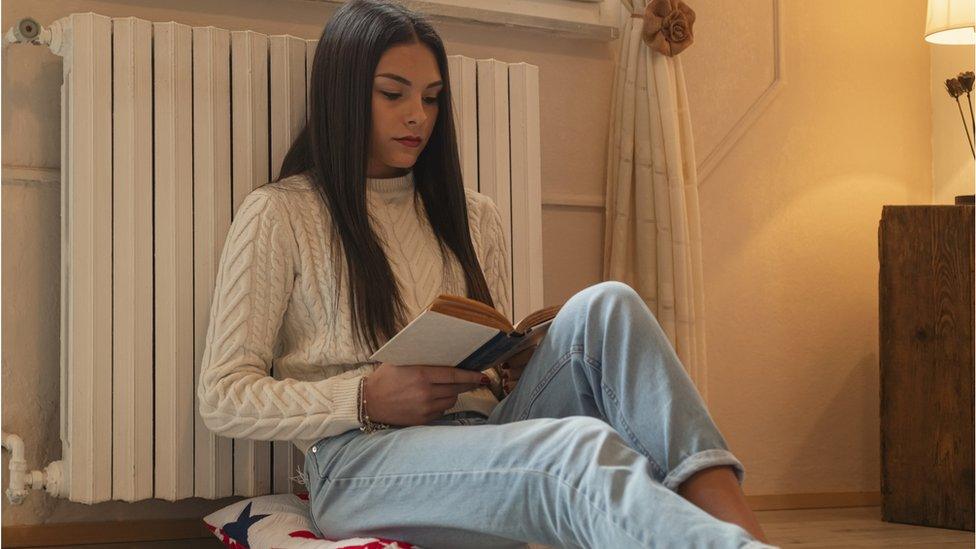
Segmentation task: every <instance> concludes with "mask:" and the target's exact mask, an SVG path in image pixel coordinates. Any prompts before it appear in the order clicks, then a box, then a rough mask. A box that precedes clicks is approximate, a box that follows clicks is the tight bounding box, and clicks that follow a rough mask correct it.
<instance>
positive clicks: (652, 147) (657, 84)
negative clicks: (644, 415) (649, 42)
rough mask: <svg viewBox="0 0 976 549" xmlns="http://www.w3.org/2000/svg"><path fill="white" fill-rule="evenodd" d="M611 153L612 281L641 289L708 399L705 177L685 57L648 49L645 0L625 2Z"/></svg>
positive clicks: (607, 275) (608, 237)
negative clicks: (701, 188)
mask: <svg viewBox="0 0 976 549" xmlns="http://www.w3.org/2000/svg"><path fill="white" fill-rule="evenodd" d="M621 3H622V4H623V10H627V12H625V13H622V16H623V17H625V18H626V19H624V21H623V24H622V25H621V39H620V46H621V50H620V54H619V57H618V60H619V62H618V65H617V71H616V78H615V81H614V87H613V97H612V100H611V120H610V137H609V143H608V147H607V151H608V162H607V168H608V169H607V195H606V231H605V233H604V234H605V239H604V256H603V277H604V280H619V281H622V282H625V283H627V284H629V285H630V286H631V287H633V288H634V289H635V290H636V291H637V293H638V294H640V296H641V298H642V299H643V300H644V302H645V303H646V304H647V306H648V308H649V309H650V310H651V312H653V313H654V314H655V316H656V317H657V320H658V322H660V324H661V327H662V328H663V329H664V332H665V333H666V334H667V336H668V338H669V339H670V341H671V344H672V346H673V347H674V349H675V352H676V353H677V355H678V358H679V359H680V360H681V362H682V364H684V366H685V369H686V370H687V371H688V374H689V376H690V377H691V379H692V381H694V383H695V385H696V386H697V388H698V391H699V393H700V394H701V395H702V398H704V399H706V400H707V387H706V365H705V311H704V309H705V295H704V288H703V280H702V278H703V277H702V257H701V255H702V254H701V223H700V219H699V209H698V175H697V172H696V167H695V146H694V140H693V138H692V132H691V118H690V114H689V112H688V98H687V93H686V90H685V79H684V74H683V72H682V69H681V59H680V54H679V55H677V56H675V57H668V56H666V55H662V54H660V53H658V52H656V51H653V50H651V49H650V48H648V47H647V46H646V45H645V44H644V42H643V41H642V40H641V30H642V26H643V19H642V18H640V17H631V14H632V13H636V14H643V13H644V8H645V5H646V3H647V2H646V1H645V0H622V2H621Z"/></svg>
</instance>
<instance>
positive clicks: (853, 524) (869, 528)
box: [73, 507, 974, 549]
mask: <svg viewBox="0 0 976 549" xmlns="http://www.w3.org/2000/svg"><path fill="white" fill-rule="evenodd" d="M757 515H758V516H759V521H760V522H761V523H762V525H763V530H765V531H766V534H767V535H768V536H769V538H770V540H771V541H772V542H773V543H774V544H776V545H779V546H780V547H884V548H886V549H897V548H900V547H911V548H913V549H921V548H926V549H928V548H932V549H940V548H945V547H951V548H957V547H960V548H961V547H967V548H972V547H973V543H974V537H973V533H972V532H964V531H959V530H944V529H941V528H924V527H921V526H909V525H906V524H893V523H890V522H883V521H882V520H881V519H880V518H879V517H880V516H881V511H880V508H878V507H849V508H844V509H806V510H798V511H760V512H758V513H757ZM73 547H75V548H81V549H103V548H104V549H118V548H120V547H135V548H146V549H186V548H190V547H202V548H208V547H213V548H218V547H223V545H221V544H220V543H218V542H217V538H212V539H200V540H186V541H160V542H154V543H113V544H108V545H76V546H73Z"/></svg>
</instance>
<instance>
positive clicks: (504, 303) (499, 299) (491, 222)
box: [481, 198, 513, 320]
mask: <svg viewBox="0 0 976 549" xmlns="http://www.w3.org/2000/svg"><path fill="white" fill-rule="evenodd" d="M484 203H485V206H484V211H483V212H482V215H481V237H482V238H483V239H484V244H483V245H484V247H485V265H483V267H484V273H485V281H486V282H487V283H488V289H489V290H491V298H492V300H494V302H495V308H496V309H498V310H500V311H501V312H502V313H504V314H505V317H506V318H508V319H509V320H513V319H512V290H511V283H512V271H511V267H510V258H511V253H510V251H509V245H508V240H507V239H506V237H505V229H504V226H503V225H502V216H501V214H499V213H498V206H496V205H495V202H494V201H492V200H491V199H490V198H488V199H486V200H485V201H484Z"/></svg>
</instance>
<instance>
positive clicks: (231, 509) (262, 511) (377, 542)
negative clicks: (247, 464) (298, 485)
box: [203, 493, 421, 549]
mask: <svg viewBox="0 0 976 549" xmlns="http://www.w3.org/2000/svg"><path fill="white" fill-rule="evenodd" d="M203 521H204V523H205V524H206V525H207V528H208V529H209V530H210V531H211V532H213V533H214V535H215V536H217V539H219V540H220V541H222V542H223V543H224V545H226V546H227V547H230V548H231V549H271V548H272V547H273V548H276V549H277V548H280V549H293V548H301V549H421V548H420V547H417V546H416V545H411V544H409V543H406V542H403V541H395V540H390V539H384V538H349V539H342V540H335V539H329V538H328V537H327V536H326V537H320V536H318V535H316V533H315V532H316V531H317V529H316V528H315V526H314V525H313V524H312V521H311V519H310V518H309V515H308V494H307V493H300V494H271V495H267V496H258V497H254V498H250V499H245V500H242V501H238V502H235V503H232V504H230V505H228V506H227V507H224V508H223V509H220V510H218V511H214V512H213V513H210V514H209V515H207V516H205V517H203Z"/></svg>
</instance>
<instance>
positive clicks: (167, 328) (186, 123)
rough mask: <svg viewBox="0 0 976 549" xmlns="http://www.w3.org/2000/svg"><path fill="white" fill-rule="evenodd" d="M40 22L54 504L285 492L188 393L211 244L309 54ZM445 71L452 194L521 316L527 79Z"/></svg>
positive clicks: (531, 139) (167, 31)
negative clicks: (503, 274)
mask: <svg viewBox="0 0 976 549" xmlns="http://www.w3.org/2000/svg"><path fill="white" fill-rule="evenodd" d="M48 30H49V31H50V40H49V42H50V44H49V45H50V47H51V49H52V50H53V51H54V52H55V53H56V54H59V55H61V56H62V57H63V58H64V84H63V87H62V90H61V98H62V107H61V108H62V128H61V134H62V142H61V143H62V162H61V188H62V299H61V305H62V311H61V313H62V317H61V318H62V324H61V333H62V339H61V440H62V443H63V460H62V461H63V463H62V464H61V465H62V469H63V474H64V479H63V480H64V483H63V485H62V486H63V488H62V489H61V493H60V495H61V496H62V497H67V498H69V499H70V500H72V501H77V502H83V503H97V502H101V501H106V500H125V501H138V500H142V499H145V498H160V499H165V500H171V501H174V500H179V499H182V498H188V497H202V498H220V497H225V496H231V495H241V496H255V495H261V494H267V493H272V492H274V493H284V492H289V491H291V490H292V488H293V486H292V485H291V482H290V480H289V477H290V476H293V475H294V473H295V471H296V468H297V467H298V466H299V465H300V464H301V463H302V462H301V460H302V456H301V453H300V452H299V451H298V450H297V449H295V448H294V447H293V446H292V445H291V444H289V443H285V442H273V443H269V442H265V441H250V440H243V439H238V440H232V439H227V438H223V437H220V436H216V435H214V434H213V433H211V432H210V431H208V430H207V428H206V427H205V426H204V424H203V422H202V420H201V419H200V417H199V415H198V413H197V403H196V402H195V393H196V391H195V388H196V384H197V382H196V380H197V376H198V375H199V367H200V359H201V355H202V352H203V348H204V341H205V336H206V332H207V323H208V321H209V311H210V299H211V293H212V291H213V287H214V278H215V275H216V270H217V265H218V259H219V256H220V251H221V249H222V247H223V243H224V238H225V236H226V233H227V230H228V228H229V226H230V222H231V219H232V217H233V214H234V211H235V210H236V208H237V206H238V205H239V204H240V203H241V201H242V200H243V198H244V197H245V196H246V195H247V194H248V193H249V192H250V191H251V190H253V189H254V188H255V187H258V186H260V185H263V184H265V183H266V182H268V181H269V180H270V179H272V178H274V177H275V176H276V172H277V170H278V169H279V167H280V165H281V160H282V158H283V156H284V154H285V152H286V151H287V149H288V147H289V146H290V145H291V143H292V140H293V138H294V137H295V136H296V135H297V133H298V132H299V130H300V129H301V126H302V124H303V123H304V122H305V116H306V114H305V113H306V105H307V102H306V90H307V87H306V86H307V82H308V79H309V78H308V77H309V71H310V68H311V66H312V63H311V60H312V57H313V54H314V50H315V45H316V42H315V41H308V40H304V39H299V38H295V37H292V36H266V35H263V34H259V33H255V32H252V31H227V30H224V29H218V28H213V27H189V26H186V25H182V24H179V23H173V22H169V23H151V22H148V21H143V20H139V19H134V18H109V17H104V16H101V15H97V14H92V13H86V14H72V15H70V16H68V17H65V18H63V19H60V20H58V21H56V22H55V23H53V24H52V25H51V26H50V27H49V29H48ZM45 42H48V41H45ZM450 78H451V82H452V84H453V92H454V109H455V119H456V120H455V122H456V125H457V128H458V133H459V153H460V157H461V162H462V169H463V175H464V181H465V185H467V186H469V187H470V188H473V189H477V190H479V191H480V192H482V193H485V194H487V195H489V196H491V197H492V198H493V199H494V200H495V202H496V204H497V205H498V206H499V210H500V212H501V214H502V217H503V219H504V221H505V224H506V230H507V232H508V236H509V238H510V242H512V247H511V249H512V259H511V264H512V267H513V280H512V286H511V290H512V295H513V309H514V316H515V319H518V318H520V317H521V316H522V315H524V314H526V313H528V312H530V311H532V310H534V309H536V308H539V307H541V306H542V305H543V293H542V291H543V289H542V243H541V238H542V235H541V219H540V217H541V191H540V163H539V160H540V151H539V83H538V68H537V67H535V66H532V65H528V64H525V63H515V64H509V63H503V62H499V61H497V60H494V59H478V60H476V59H471V58H466V57H461V56H451V57H450ZM232 159H233V161H232ZM513 234H515V235H519V237H518V238H517V239H515V240H511V235H513ZM513 320H514V319H513Z"/></svg>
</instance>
